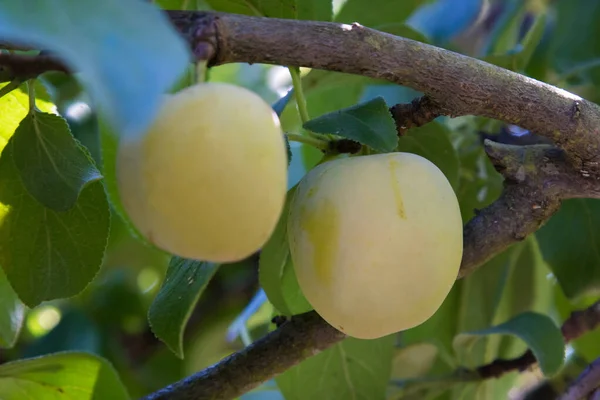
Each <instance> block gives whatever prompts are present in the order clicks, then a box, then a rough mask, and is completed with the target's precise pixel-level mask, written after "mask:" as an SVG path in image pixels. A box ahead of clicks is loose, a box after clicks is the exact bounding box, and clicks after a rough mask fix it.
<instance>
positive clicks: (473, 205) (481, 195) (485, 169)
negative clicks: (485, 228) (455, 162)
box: [457, 138, 503, 223]
mask: <svg viewBox="0 0 600 400" xmlns="http://www.w3.org/2000/svg"><path fill="white" fill-rule="evenodd" d="M476 140H477V141H478V140H479V138H474V140H472V142H470V143H466V144H463V145H462V146H460V149H459V159H460V184H459V189H458V192H457V197H458V200H459V204H460V211H461V214H462V217H463V222H465V223H466V222H468V221H469V220H470V219H471V218H473V217H474V216H475V211H476V210H480V209H482V208H484V207H486V206H488V205H489V204H491V203H492V202H493V201H494V200H496V199H497V198H498V196H500V193H501V192H502V182H503V178H502V175H500V174H499V173H498V172H497V171H496V170H495V168H494V166H493V165H492V163H491V162H490V159H489V158H488V157H487V155H486V154H485V151H484V150H483V147H482V146H481V144H480V143H478V142H477V141H476Z"/></svg>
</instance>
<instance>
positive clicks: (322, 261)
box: [301, 199, 340, 284]
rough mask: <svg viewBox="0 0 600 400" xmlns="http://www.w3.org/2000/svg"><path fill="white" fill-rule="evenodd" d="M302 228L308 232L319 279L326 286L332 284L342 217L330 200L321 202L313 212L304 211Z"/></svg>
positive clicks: (304, 209)
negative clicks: (332, 272)
mask: <svg viewBox="0 0 600 400" xmlns="http://www.w3.org/2000/svg"><path fill="white" fill-rule="evenodd" d="M302 214H303V215H302V218H301V221H302V222H301V228H302V230H304V232H306V234H307V236H308V240H309V241H310V243H311V245H312V248H313V265H314V269H315V272H316V275H317V278H318V279H319V280H320V281H321V282H322V283H325V284H328V283H329V282H331V271H332V266H333V264H334V262H335V249H336V248H337V244H338V243H339V239H340V216H339V212H338V210H337V208H336V206H335V204H334V203H333V202H332V201H331V200H329V199H323V200H321V201H319V202H318V203H317V204H316V205H315V207H314V208H313V209H311V210H307V209H306V208H303V209H302Z"/></svg>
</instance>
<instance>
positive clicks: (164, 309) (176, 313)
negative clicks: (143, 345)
mask: <svg viewBox="0 0 600 400" xmlns="http://www.w3.org/2000/svg"><path fill="white" fill-rule="evenodd" d="M218 268H219V264H214V263H208V262H202V261H193V260H187V259H183V258H180V257H173V258H172V259H171V262H170V264H169V269H168V270H167V276H166V277H165V280H164V282H163V284H162V286H161V288H160V291H159V292H158V294H157V295H156V298H155V299H154V301H153V302H152V305H151V306H150V310H149V311H148V320H149V321H150V326H151V327H152V331H153V332H154V334H155V335H156V336H157V337H158V338H159V339H160V340H162V341H163V342H164V343H165V344H166V345H167V346H168V347H169V349H171V351H173V353H175V354H176V355H177V356H178V357H179V358H183V333H184V331H185V326H186V324H187V321H188V319H189V318H190V315H191V314H192V311H194V308H195V307H196V303H197V302H198V300H199V299H200V296H201V295H202V292H204V289H206V286H207V285H208V283H209V282H210V280H211V278H212V277H213V275H214V274H215V272H217V269H218Z"/></svg>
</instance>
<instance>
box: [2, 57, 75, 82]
mask: <svg viewBox="0 0 600 400" xmlns="http://www.w3.org/2000/svg"><path fill="white" fill-rule="evenodd" d="M49 71H59V72H70V68H68V67H66V66H65V64H64V63H63V62H62V61H61V60H59V59H58V58H56V57H54V56H50V55H43V54H42V55H37V56H27V55H23V54H4V53H0V75H2V78H3V80H16V79H18V80H22V81H25V80H28V79H32V78H35V77H37V76H38V75H40V74H42V73H44V72H49Z"/></svg>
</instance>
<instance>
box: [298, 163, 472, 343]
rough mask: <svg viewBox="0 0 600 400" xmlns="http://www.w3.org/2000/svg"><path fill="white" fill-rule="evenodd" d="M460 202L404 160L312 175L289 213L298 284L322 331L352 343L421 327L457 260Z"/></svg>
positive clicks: (434, 173) (441, 181) (429, 172)
mask: <svg viewBox="0 0 600 400" xmlns="http://www.w3.org/2000/svg"><path fill="white" fill-rule="evenodd" d="M462 227H463V225H462V219H461V214H460V209H459V204H458V200H457V198H456V195H455V193H454V191H453V189H452V186H451V185H450V183H449V182H448V180H447V179H446V177H445V176H444V174H443V173H442V172H441V171H440V170H439V169H438V168H437V167H436V166H435V165H434V164H433V163H432V162H430V161H429V160H427V159H425V158H423V157H421V156H418V155H415V154H410V153H388V154H376V155H369V156H359V157H350V158H342V159H337V160H333V161H329V162H326V163H324V164H321V165H319V166H317V167H316V168H314V169H313V170H311V171H310V172H309V173H308V174H307V175H306V176H305V177H304V179H303V180H302V181H301V182H300V184H299V185H298V188H297V190H296V193H295V195H294V198H293V199H292V202H291V205H290V215H289V220H288V235H289V239H290V251H291V256H292V259H293V262H294V267H295V270H296V275H297V277H298V282H299V284H300V287H301V289H302V291H303V292H304V295H305V296H306V298H307V300H308V301H309V302H310V303H311V304H312V306H313V307H314V308H315V311H317V312H318V313H319V314H320V315H321V316H322V317H323V318H324V319H325V320H326V321H327V322H329V323H330V324H331V325H333V326H334V327H336V328H337V329H339V330H340V331H342V332H344V333H346V334H348V335H349V336H353V337H356V338H360V339H373V338H378V337H382V336H385V335H388V334H390V333H393V332H397V331H400V330H405V329H408V328H411V327H414V326H416V325H419V324H420V323H422V322H424V321H425V320H427V319H428V318H429V317H431V315H433V313H434V312H435V311H436V310H437V309H438V308H439V307H440V305H441V304H442V302H443V300H444V299H445V298H446V296H447V295H448V293H449V291H450V289H451V288H452V286H453V284H454V282H455V279H456V276H457V273H458V270H459V267H460V262H461V258H462V249H463V236H462Z"/></svg>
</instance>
